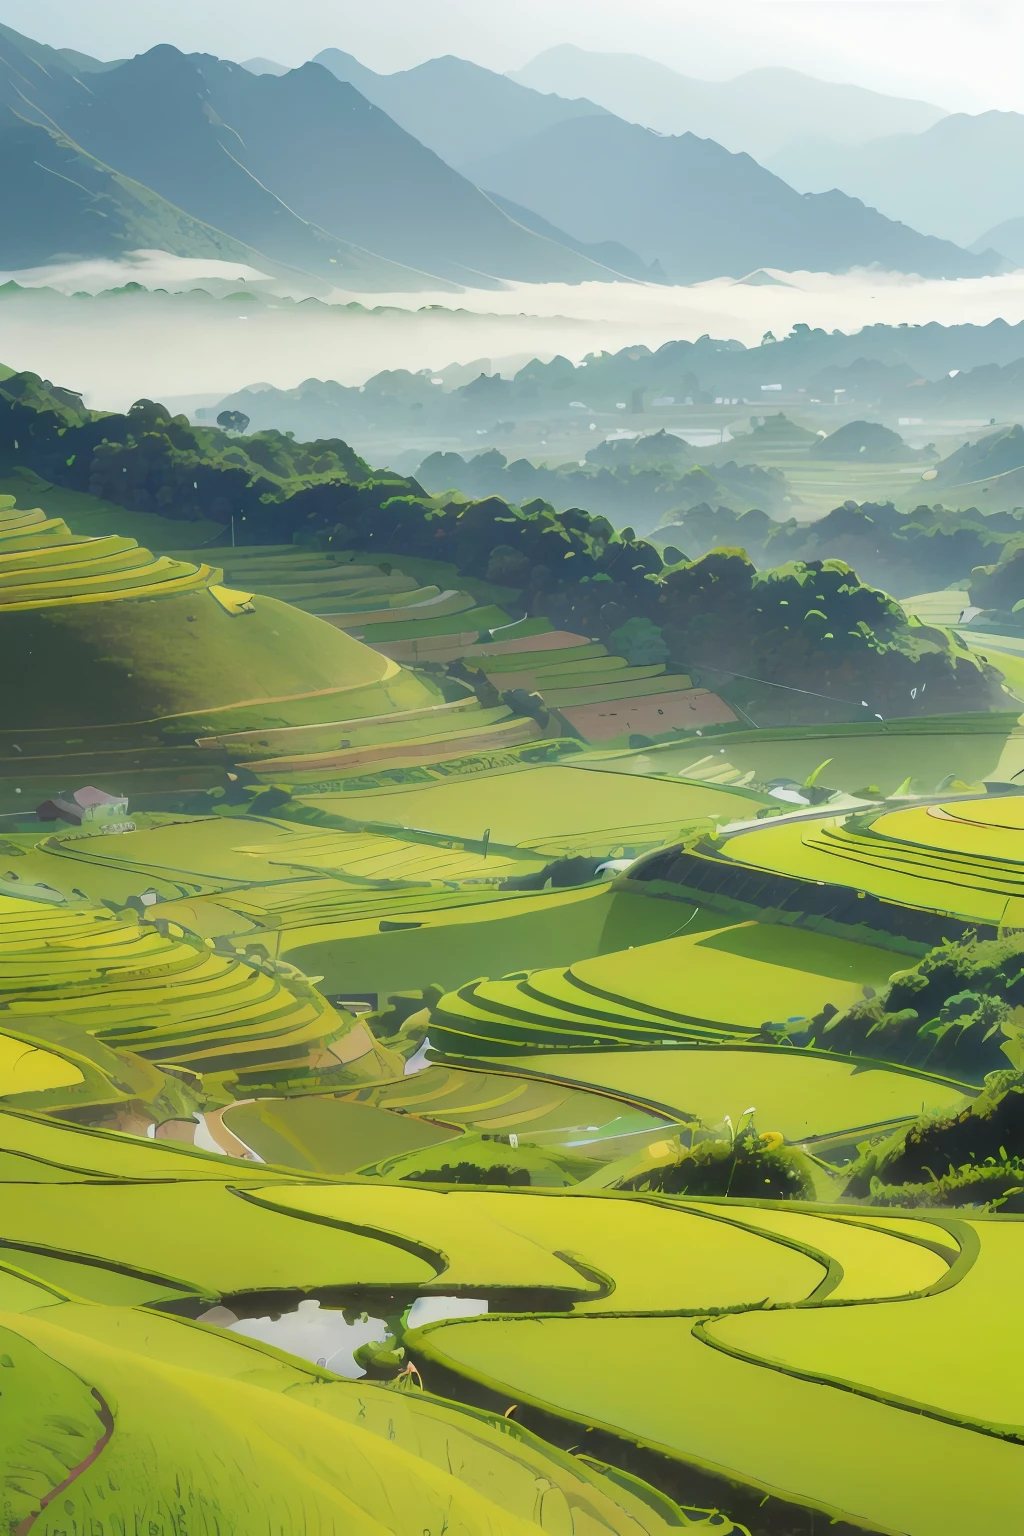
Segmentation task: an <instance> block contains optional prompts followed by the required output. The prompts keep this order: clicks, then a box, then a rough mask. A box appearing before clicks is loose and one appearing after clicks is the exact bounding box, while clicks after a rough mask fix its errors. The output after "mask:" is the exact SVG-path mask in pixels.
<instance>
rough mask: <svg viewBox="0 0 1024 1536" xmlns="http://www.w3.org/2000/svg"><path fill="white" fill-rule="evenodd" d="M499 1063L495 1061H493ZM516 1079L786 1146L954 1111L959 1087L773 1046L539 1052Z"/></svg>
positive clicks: (517, 1068)
mask: <svg viewBox="0 0 1024 1536" xmlns="http://www.w3.org/2000/svg"><path fill="white" fill-rule="evenodd" d="M495 1064H496V1065H500V1062H496V1063H495ZM513 1070H514V1072H515V1074H516V1078H514V1079H513V1081H516V1080H518V1075H519V1074H532V1073H536V1074H537V1076H538V1077H539V1078H540V1080H541V1081H542V1082H548V1083H551V1084H562V1085H566V1084H570V1083H571V1084H575V1085H577V1086H578V1087H580V1088H594V1089H596V1090H598V1091H600V1092H605V1093H613V1094H616V1095H618V1096H620V1097H622V1098H624V1099H626V1100H629V1101H631V1102H633V1103H635V1104H641V1105H644V1106H646V1107H647V1108H648V1109H650V1110H652V1111H655V1112H660V1113H663V1114H666V1115H673V1116H676V1115H678V1116H680V1117H681V1118H687V1119H689V1118H693V1119H696V1120H700V1121H703V1123H704V1124H705V1125H712V1126H720V1125H723V1124H724V1123H725V1121H726V1119H727V1118H728V1119H729V1120H730V1121H731V1123H732V1124H733V1125H735V1126H739V1125H740V1124H741V1123H743V1121H744V1118H745V1117H746V1116H747V1115H748V1114H750V1112H751V1111H752V1117H756V1123H757V1125H758V1126H759V1127H760V1128H761V1129H762V1130H765V1131H778V1132H780V1133H781V1135H782V1136H784V1137H785V1139H786V1141H788V1142H809V1141H815V1140H818V1139H824V1138H835V1137H838V1136H841V1135H847V1136H857V1135H862V1136H866V1135H867V1134H869V1132H871V1131H872V1130H877V1129H881V1128H884V1127H886V1126H888V1125H893V1124H898V1123H899V1122H901V1121H906V1120H908V1119H912V1118H915V1117H917V1116H919V1115H923V1114H935V1113H938V1112H939V1111H941V1110H946V1109H949V1108H950V1106H952V1105H956V1104H959V1103H960V1102H961V1100H962V1098H963V1092H964V1090H963V1089H962V1088H961V1087H960V1085H959V1084H954V1083H948V1082H944V1081H943V1080H941V1079H938V1078H928V1077H924V1076H920V1075H918V1074H917V1073H913V1072H907V1071H900V1070H898V1069H896V1068H890V1067H880V1066H878V1065H877V1064H875V1063H861V1062H851V1061H849V1060H839V1059H837V1058H836V1057H834V1056H825V1055H816V1054H815V1053H814V1052H810V1051H797V1050H786V1049H784V1048H781V1047H778V1046H762V1047H752V1046H745V1047H743V1048H742V1049H735V1048H730V1047H729V1046H707V1045H704V1046H701V1047H699V1048H697V1047H692V1048H691V1047H687V1046H674V1047H672V1048H671V1049H667V1050H630V1051H628V1052H627V1051H621V1050H608V1051H601V1052H593V1051H584V1050H573V1051H571V1052H558V1051H551V1052H547V1051H545V1052H544V1053H543V1054H538V1055H536V1056H530V1055H517V1056H516V1059H515V1064H514V1068H513Z"/></svg>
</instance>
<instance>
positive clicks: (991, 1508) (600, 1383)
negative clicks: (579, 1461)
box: [410, 1303, 1024, 1536]
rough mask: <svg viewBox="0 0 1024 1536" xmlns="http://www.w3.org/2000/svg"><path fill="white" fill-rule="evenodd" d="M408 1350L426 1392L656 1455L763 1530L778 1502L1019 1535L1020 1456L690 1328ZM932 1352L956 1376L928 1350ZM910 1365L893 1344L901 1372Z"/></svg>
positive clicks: (454, 1331)
mask: <svg viewBox="0 0 1024 1536" xmlns="http://www.w3.org/2000/svg"><path fill="white" fill-rule="evenodd" d="M915 1305H918V1304H917V1303H892V1304H889V1305H886V1306H881V1307H872V1308H871V1318H872V1320H874V1318H875V1317H876V1315H877V1314H881V1313H883V1312H884V1313H889V1312H891V1313H892V1314H893V1321H894V1323H895V1320H896V1318H897V1317H898V1316H899V1315H900V1314H902V1313H903V1312H906V1311H908V1310H909V1309H911V1308H912V1307H913V1306H915ZM858 1310H859V1309H858ZM818 1315H819V1314H818V1313H816V1312H813V1311H807V1312H805V1311H803V1310H801V1311H800V1312H794V1313H787V1312H785V1311H781V1312H779V1311H775V1312H771V1313H768V1314H765V1321H766V1322H767V1321H768V1320H769V1319H771V1320H774V1319H775V1318H776V1317H781V1318H785V1319H786V1322H787V1323H788V1322H789V1320H790V1318H791V1317H792V1318H796V1317H800V1318H803V1317H804V1316H809V1317H815V1318H817V1316H818ZM745 1320H746V1319H744V1321H745ZM721 1326H722V1324H720V1323H715V1324H713V1325H712V1330H709V1331H714V1330H717V1329H718V1328H720V1327H721ZM410 1342H411V1343H412V1345H413V1348H414V1351H415V1354H416V1357H417V1358H418V1359H419V1360H420V1361H421V1363H422V1364H423V1366H424V1369H425V1370H426V1372H427V1379H428V1381H429V1380H430V1373H431V1369H432V1368H433V1367H435V1366H443V1367H445V1368H447V1369H448V1370H454V1371H456V1372H458V1373H459V1374H461V1375H463V1376H465V1377H466V1378H468V1379H469V1380H471V1381H473V1382H480V1383H482V1384H483V1385H485V1386H486V1387H489V1388H490V1389H491V1390H492V1391H493V1392H494V1394H495V1399H496V1400H501V1401H505V1400H507V1401H509V1402H518V1403H520V1404H525V1405H528V1406H531V1405H537V1406H541V1407H543V1408H544V1409H545V1410H546V1411H548V1412H552V1413H554V1414H556V1415H560V1416H562V1417H564V1418H567V1419H569V1420H571V1421H573V1422H574V1423H575V1424H577V1425H579V1426H581V1427H589V1426H595V1427H597V1428H599V1429H604V1430H607V1431H609V1432H610V1433H611V1434H613V1435H616V1436H618V1437H620V1438H622V1439H623V1440H625V1441H627V1442H633V1443H639V1444H641V1445H642V1446H644V1447H647V1448H651V1449H653V1450H655V1451H660V1452H661V1453H662V1454H664V1455H667V1456H669V1457H671V1458H674V1459H677V1460H679V1461H680V1462H682V1463H683V1464H684V1465H686V1466H689V1467H695V1468H696V1469H698V1470H700V1471H703V1472H709V1473H712V1474H713V1475H717V1476H718V1477H720V1478H723V1479H725V1480H727V1481H728V1482H729V1483H731V1484H732V1485H733V1487H734V1489H736V1488H737V1485H738V1489H745V1490H746V1491H747V1492H748V1495H749V1497H750V1507H751V1511H752V1513H753V1512H754V1511H757V1510H759V1512H760V1518H761V1519H762V1520H767V1519H771V1518H772V1513H773V1511H775V1512H776V1517H777V1518H779V1519H780V1520H781V1519H784V1518H785V1515H786V1511H785V1508H784V1507H783V1508H782V1509H779V1508H778V1504H777V1503H776V1501H778V1502H779V1503H781V1504H782V1505H783V1506H786V1505H789V1506H792V1505H794V1504H796V1505H802V1506H804V1507H805V1508H807V1507H809V1508H810V1509H813V1510H815V1511H820V1512H821V1515H822V1516H824V1517H825V1518H826V1519H828V1518H832V1519H834V1520H845V1521H847V1522H848V1523H850V1524H852V1525H854V1526H855V1527H856V1528H866V1529H867V1530H870V1531H884V1532H890V1533H895V1532H901V1533H905V1536H963V1533H964V1532H967V1531H972V1532H973V1531H986V1530H991V1531H996V1530H1000V1529H1009V1530H1012V1529H1013V1528H1014V1522H1015V1521H1016V1519H1017V1518H1018V1516H1017V1511H1018V1509H1019V1486H1020V1483H1019V1480H1020V1475H1021V1470H1022V1468H1024V1451H1022V1449H1021V1448H1020V1447H1019V1446H1016V1445H1012V1444H1010V1443H1008V1442H1006V1441H1001V1440H998V1439H994V1438H992V1437H990V1436H987V1435H983V1434H976V1433H973V1432H972V1431H969V1430H965V1429H961V1428H959V1427H957V1426H954V1425H952V1424H946V1423H942V1422H939V1421H937V1420H935V1419H932V1418H929V1417H925V1416H924V1415H922V1414H920V1413H915V1412H904V1411H902V1410H901V1409H899V1408H895V1407H891V1406H889V1405H888V1404H886V1403H882V1402H876V1401H872V1400H870V1399H868V1398H865V1397H861V1396H857V1395H855V1394H854V1393H851V1392H849V1391H837V1390H836V1389H835V1388H833V1387H826V1386H820V1385H817V1384H814V1383H812V1382H807V1381H802V1380H797V1379H795V1378H793V1377H790V1376H787V1375H784V1374H781V1373H780V1372H779V1371H778V1370H771V1369H765V1368H764V1367H762V1366H758V1365H754V1364H752V1363H748V1362H747V1361H745V1360H740V1359H736V1358H734V1357H732V1356H730V1355H727V1354H725V1353H723V1352H722V1351H721V1350H718V1349H712V1348H709V1347H708V1345H707V1344H706V1343H704V1342H702V1341H701V1339H700V1338H699V1337H698V1336H697V1335H696V1332H695V1326H694V1324H693V1323H692V1320H689V1319H685V1318H667V1317H626V1318H609V1317H601V1316H591V1317H572V1318H565V1319H561V1318H554V1317H546V1318H544V1319H543V1320H541V1321H529V1322H521V1321H516V1320H513V1319H504V1318H495V1319H488V1320H486V1321H480V1322H458V1323H447V1324H442V1325H435V1326H434V1327H433V1328H430V1329H424V1330H423V1331H422V1332H420V1333H419V1334H417V1335H415V1336H412V1337H411V1340H410ZM930 1349H931V1351H932V1354H933V1357H934V1358H935V1360H936V1364H937V1365H940V1366H941V1365H944V1364H948V1361H949V1359H950V1355H949V1351H948V1350H947V1349H944V1348H942V1347H941V1344H939V1345H937V1344H936V1340H935V1338H934V1336H932V1338H931V1340H930ZM902 1358H903V1354H902V1347H901V1345H900V1344H899V1343H897V1345H896V1353H895V1357H894V1364H898V1363H899V1361H901V1360H902ZM996 1358H998V1356H997V1357H996ZM852 1447H857V1448H858V1452H857V1454H853V1453H852V1452H851V1449H850V1448H852ZM734 1498H735V1493H734Z"/></svg>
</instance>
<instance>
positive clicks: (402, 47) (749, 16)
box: [0, 0, 1024, 112]
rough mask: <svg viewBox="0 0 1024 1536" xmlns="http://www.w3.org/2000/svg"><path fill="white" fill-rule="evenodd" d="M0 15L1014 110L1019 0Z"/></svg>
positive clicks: (117, 45) (191, 44)
mask: <svg viewBox="0 0 1024 1536" xmlns="http://www.w3.org/2000/svg"><path fill="white" fill-rule="evenodd" d="M0 21H3V22H6V23H7V24H8V25H9V26H13V27H16V28H18V29H19V30H20V31H23V32H25V33H27V34H29V35H30V36H33V37H36V38H39V39H40V40H41V41H43V42H48V43H53V44H56V45H58V46H65V47H73V48H78V49H81V50H82V51H84V52H90V53H94V54H97V55H99V56H101V57H104V58H113V57H119V56H122V55H125V54H131V53H137V52H140V51H142V50H144V49H146V48H150V47H152V46H153V45H154V44H155V43H158V42H171V43H174V44H176V45H177V46H178V47H179V48H183V49H186V50H189V51H196V50H202V51H205V52H210V53H218V54H220V55H221V56H222V57H225V58H249V57H252V56H253V55H257V54H259V55H265V56H268V57H270V58H276V59H278V60H280V61H281V62H282V63H286V64H298V63H301V62H302V61H303V60H304V59H306V58H309V57H310V56H311V55H312V54H314V53H317V52H318V51H319V50H320V49H321V48H326V47H338V48H343V49H346V50H347V51H349V52H350V53H354V54H356V55H357V56H358V57H359V58H361V59H362V60H363V61H364V62H365V63H367V64H370V65H371V66H372V67H374V68H375V69H379V70H393V69H402V68H407V67H408V66H409V65H412V64H417V63H419V62H421V61H422V60H423V59H426V58H430V57H433V56H436V55H438V54H442V53H457V54H460V55H462V56H463V57H464V58H470V59H474V60H476V61H477V62H478V63H480V64H485V65H487V66H488V67H489V68H492V69H497V70H505V69H515V68H517V67H518V66H520V65H522V64H525V63H526V62H527V60H528V59H530V58H532V57H533V55H534V54H536V53H538V52H540V51H541V50H542V49H544V48H549V47H552V46H553V45H555V44H557V43H577V44H579V45H580V46H583V47H589V48H597V49H602V50H606V51H629V52H634V53H645V54H648V55H649V56H651V57H653V58H658V59H661V60H662V61H663V62H665V63H666V64H670V65H672V66H673V67H674V68H676V69H679V70H682V71H683V72H684V73H690V74H693V75H697V76H702V77H705V78H709V79H723V78H727V77H728V76H730V75H733V74H737V73H739V72H740V71H741V70H744V69H750V68H754V67H756V66H758V65H765V64H790V65H792V66H794V67H796V68H799V69H803V70H806V71H807V72H808V73H812V74H817V75H820V76H822V77H823V78H826V79H832V80H850V81H854V82H856V83H859V84H862V85H870V86H874V87H875V88H877V89H880V90H886V91H892V92H898V93H900V94H903V95H913V96H916V97H919V98H922V99H925V100H930V101H934V102H937V103H939V104H940V105H942V106H946V107H949V108H951V109H953V110H961V111H973V112H978V111H984V110H986V109H988V108H991V107H1000V108H1003V109H1014V110H1024V72H1022V71H1021V70H1020V64H1019V61H1020V58H1021V57H1022V54H1024V0H515V4H513V5H505V4H503V3H501V0H371V3H368V0H88V3H87V4H83V3H82V0H0Z"/></svg>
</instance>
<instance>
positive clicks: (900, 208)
mask: <svg viewBox="0 0 1024 1536" xmlns="http://www.w3.org/2000/svg"><path fill="white" fill-rule="evenodd" d="M1022 159H1024V115H1022V114H1021V113H1019V112H982V113H979V114H978V115H976V116H971V115H969V114H967V113H965V112H957V113H955V114H953V115H952V116H949V117H944V118H943V119H942V120H941V122H937V123H935V124H934V126H932V127H930V128H928V129H927V130H926V131H925V132H923V133H903V134H896V135H892V136H886V137H880V138H877V139H872V140H871V142H870V143H867V144H853V145H851V144H838V143H836V142H834V141H833V140H832V139H829V138H803V139H800V140H798V141H797V142H795V143H792V144H790V145H788V146H787V147H786V148H785V149H783V150H781V151H780V152H778V153H777V154H775V155H773V156H770V157H769V164H770V165H771V168H772V169H773V170H774V171H775V172H776V174H777V175H779V176H782V177H784V179H785V180H786V181H788V182H789V183H790V184H791V185H792V186H794V187H797V188H799V189H800V191H802V192H823V191H826V190H827V189H829V188H831V187H842V189H843V191H844V192H848V193H850V194H851V195H852V196H854V197H861V198H863V199H864V201H865V202H870V203H872V204H873V205H874V206H875V207H876V208H878V209H880V210H881V212H882V213H884V214H886V215H887V216H888V217H889V218H891V219H905V220H906V221H907V222H908V223H910V224H912V225H913V226H914V228H915V229H920V230H924V231H925V232H926V233H928V234H932V235H940V236H942V237H943V238H944V239H946V240H955V241H957V242H958V243H959V244H963V245H969V244H971V243H972V242H977V243H978V244H984V245H992V246H995V248H996V249H997V250H999V251H1001V252H1002V254H1003V255H1005V256H1008V257H1011V259H1012V257H1013V254H1014V253H1013V252H1012V251H1010V250H1005V249H1004V248H1003V246H1002V245H1001V244H1000V243H999V239H998V238H997V229H998V227H999V226H1001V225H1003V224H1005V223H1006V222H1007V221H1008V220H1013V219H1019V218H1022V217H1024V189H1022V188H1021V185H1020V182H1019V181H1018V178H1017V173H1016V172H1017V167H1018V166H1019V165H1020V164H1021V162H1022ZM1019 243H1020V242H1019V240H1018V241H1017V242H1016V244H1017V246H1018V248H1019Z"/></svg>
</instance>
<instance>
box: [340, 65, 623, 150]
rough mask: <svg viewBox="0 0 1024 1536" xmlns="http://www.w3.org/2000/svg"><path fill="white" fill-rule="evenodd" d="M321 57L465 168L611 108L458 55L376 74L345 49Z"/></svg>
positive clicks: (415, 133)
mask: <svg viewBox="0 0 1024 1536" xmlns="http://www.w3.org/2000/svg"><path fill="white" fill-rule="evenodd" d="M313 63H314V64H322V65H323V66H324V68H325V69H329V70H330V71H331V73H332V74H333V75H336V76H337V78H338V79H339V80H344V81H346V82H347V83H348V84H349V85H354V86H355V88H356V90H357V91H359V92H360V93H361V95H363V96H365V97H366V99H367V101H372V102H373V104H374V105H375V106H377V107H380V108H381V109H382V110H383V111H385V112H386V113H387V114H388V116H389V117H391V118H393V119H394V121H395V122H396V123H398V124H399V126H400V127H402V128H404V129H405V130H406V132H407V133H411V134H413V136H414V137H415V138H417V139H419V141H420V143H421V144H425V145H426V146H427V148H428V149H432V150H433V151H434V153H435V154H437V155H440V156H441V159H442V160H447V162H448V164H449V165H451V166H454V167H455V168H456V169H457V170H461V169H462V167H463V166H465V165H467V164H468V163H469V162H470V161H475V160H479V159H482V158H483V157H484V156H487V155H492V154H499V153H500V152H501V151H502V150H505V149H508V148H510V147H511V146H512V145H513V144H518V143H522V142H525V140H527V139H531V138H533V136H534V134H537V133H541V132H542V131H543V130H544V129H545V128H550V127H551V126H552V125H553V124H554V123H561V122H566V121H567V120H568V119H570V118H574V117H594V116H601V117H603V116H605V115H606V113H605V108H604V107H599V106H595V104H594V103H593V102H592V101H585V100H575V101H570V100H568V99H566V98H565V97H562V96H558V95H554V94H550V95H542V94H541V92H539V91H535V90H532V89H530V87H529V86H526V85H519V84H517V83H516V81H514V80H512V79H510V78H509V77H508V76H507V75H498V74H495V73H494V72H493V71H492V70H489V69H483V68H481V66H480V65H479V64H471V63H470V62H469V61H468V60H467V59H457V58H454V57H453V56H452V55H451V54H448V55H446V56H445V57H444V58H440V59H429V60H428V61H427V62H426V63H425V64H418V65H417V66H416V68H415V69H405V70H400V71H398V72H397V73H396V74H393V75H378V74H375V73H374V71H373V70H372V69H367V68H366V66H365V64H360V62H359V60H358V59H355V58H353V57H352V55H351V54H350V53H342V52H341V51H340V50H339V49H337V48H325V49H324V51H323V52H322V53H318V54H317V55H316V58H315V59H314V60H313Z"/></svg>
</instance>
